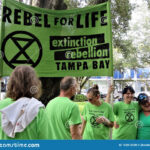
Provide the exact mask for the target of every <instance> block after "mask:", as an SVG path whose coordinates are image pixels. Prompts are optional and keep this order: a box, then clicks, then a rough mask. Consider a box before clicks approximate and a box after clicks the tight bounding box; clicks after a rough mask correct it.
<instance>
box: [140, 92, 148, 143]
mask: <svg viewBox="0 0 150 150" xmlns="http://www.w3.org/2000/svg"><path fill="white" fill-rule="evenodd" d="M137 101H138V102H139V105H140V106H141V108H142V110H141V111H140V114H139V122H138V124H137V126H138V133H137V139H139V140H146V139H147V140H148V139H150V100H149V97H148V95H147V94H145V93H140V94H139V95H138V98H137Z"/></svg>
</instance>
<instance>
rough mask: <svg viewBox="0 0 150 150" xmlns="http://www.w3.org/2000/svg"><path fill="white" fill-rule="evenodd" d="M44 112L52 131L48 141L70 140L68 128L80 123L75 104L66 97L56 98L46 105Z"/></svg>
mask: <svg viewBox="0 0 150 150" xmlns="http://www.w3.org/2000/svg"><path fill="white" fill-rule="evenodd" d="M46 110H47V115H48V117H49V118H48V121H49V123H50V128H51V131H52V134H51V136H50V137H49V139H72V137H71V134H70V126H71V125H76V124H81V122H82V121H81V117H80V112H79V108H78V106H77V104H76V103H74V102H72V101H71V100H70V99H69V98H67V97H56V98H54V99H53V100H51V101H50V102H49V103H48V105H47V107H46Z"/></svg>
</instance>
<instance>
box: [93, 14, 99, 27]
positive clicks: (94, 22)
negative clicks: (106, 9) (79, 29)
mask: <svg viewBox="0 0 150 150" xmlns="http://www.w3.org/2000/svg"><path fill="white" fill-rule="evenodd" d="M97 15H98V12H92V27H95V26H96V20H98V17H97Z"/></svg>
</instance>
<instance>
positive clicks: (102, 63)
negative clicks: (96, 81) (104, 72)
mask: <svg viewBox="0 0 150 150" xmlns="http://www.w3.org/2000/svg"><path fill="white" fill-rule="evenodd" d="M99 68H100V69H101V68H104V61H100V65H99Z"/></svg>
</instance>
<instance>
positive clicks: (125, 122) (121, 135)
mask: <svg viewBox="0 0 150 150" xmlns="http://www.w3.org/2000/svg"><path fill="white" fill-rule="evenodd" d="M113 111H114V114H115V115H116V122H117V124H118V125H119V128H117V129H116V128H114V129H113V134H112V139H124V140H126V139H136V134H137V126H136V125H137V123H138V112H139V104H138V102H135V101H131V103H130V104H126V103H124V102H123V101H122V102H117V103H115V104H114V106H113Z"/></svg>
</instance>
